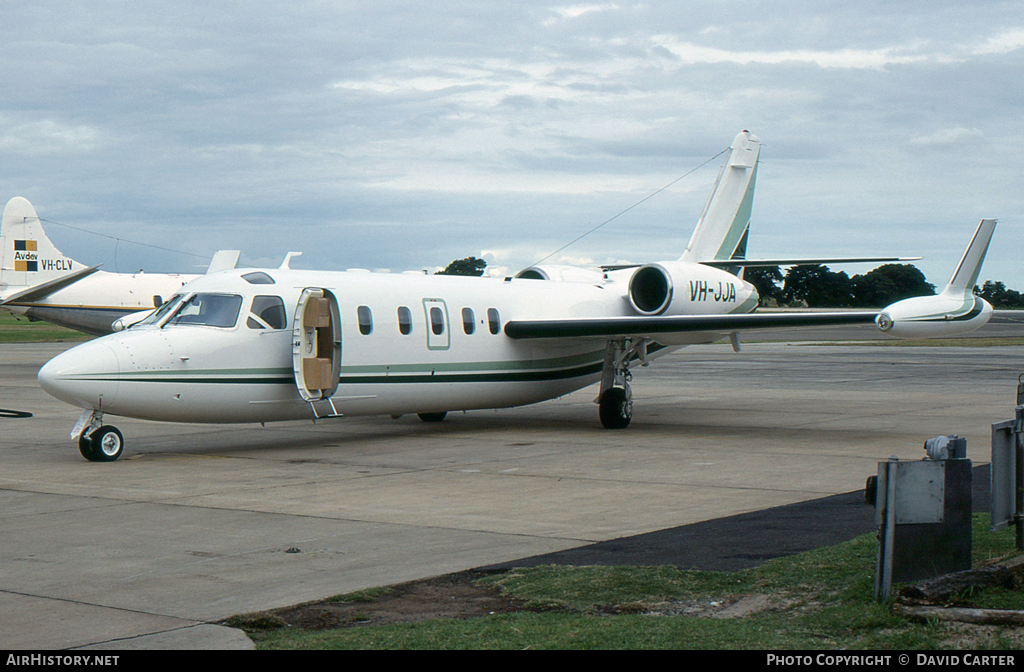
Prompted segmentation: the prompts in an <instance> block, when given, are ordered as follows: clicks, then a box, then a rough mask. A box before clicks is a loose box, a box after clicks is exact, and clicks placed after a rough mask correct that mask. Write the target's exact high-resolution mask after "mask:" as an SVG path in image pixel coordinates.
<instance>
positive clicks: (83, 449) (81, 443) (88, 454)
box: [78, 432, 96, 462]
mask: <svg viewBox="0 0 1024 672" xmlns="http://www.w3.org/2000/svg"><path fill="white" fill-rule="evenodd" d="M78 452H80V453H81V454H82V457H84V458H85V459H87V460H89V461H90V462H95V461H96V457H95V455H94V454H93V452H92V441H91V440H90V439H89V436H88V435H87V434H86V433H85V432H82V435H81V436H79V437H78Z"/></svg>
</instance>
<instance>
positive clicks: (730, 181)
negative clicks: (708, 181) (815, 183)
mask: <svg viewBox="0 0 1024 672" xmlns="http://www.w3.org/2000/svg"><path fill="white" fill-rule="evenodd" d="M760 151H761V141H760V140H758V139H757V137H756V136H754V135H752V134H751V133H750V132H749V131H743V132H742V133H740V134H739V135H737V136H736V139H735V140H733V142H732V146H731V147H730V148H729V156H728V158H727V159H726V161H725V165H724V166H722V171H721V172H720V173H719V174H718V179H717V180H716V181H715V187H714V189H713V190H712V192H711V198H710V199H708V203H707V205H705V206H704V212H703V213H701V216H700V219H699V220H698V221H697V228H696V229H694V231H693V236H692V237H691V238H690V243H689V245H687V246H686V251H685V252H683V256H681V257H680V258H679V261H690V262H701V261H725V260H728V259H743V258H745V257H746V254H747V234H748V231H749V229H750V213H751V209H752V208H753V205H754V182H755V180H756V178H757V157H758V154H759V153H760Z"/></svg>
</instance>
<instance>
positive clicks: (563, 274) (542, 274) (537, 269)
mask: <svg viewBox="0 0 1024 672" xmlns="http://www.w3.org/2000/svg"><path fill="white" fill-rule="evenodd" d="M515 277H517V278H523V279H526V280H549V281H551V282H585V283H588V284H600V283H602V282H604V281H605V277H604V273H602V272H601V271H595V270H593V269H590V268H580V267H578V266H567V265H562V264H543V265H540V266H530V267H529V268H525V269H523V270H521V271H519V272H518V273H516V274H515Z"/></svg>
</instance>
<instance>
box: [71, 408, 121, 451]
mask: <svg viewBox="0 0 1024 672" xmlns="http://www.w3.org/2000/svg"><path fill="white" fill-rule="evenodd" d="M75 430H78V431H77V432H76V431H75ZM75 430H72V436H74V435H75V434H76V433H77V434H78V452H80V453H81V454H82V457H84V458H85V459H87V460H89V461H90V462H113V461H114V460H116V459H117V458H119V457H121V453H122V452H123V451H124V436H122V435H121V432H120V431H119V430H118V429H117V427H114V426H112V425H104V424H103V414H102V413H100V412H98V411H94V412H92V413H89V412H88V411H87V412H86V413H83V414H82V418H81V419H79V421H78V425H76V426H75Z"/></svg>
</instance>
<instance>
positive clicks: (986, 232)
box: [942, 219, 996, 296]
mask: <svg viewBox="0 0 1024 672" xmlns="http://www.w3.org/2000/svg"><path fill="white" fill-rule="evenodd" d="M995 229H996V220H994V219H983V220H981V224H979V225H978V230H977V231H975V232H974V238H972V239H971V244H970V245H968V246H967V250H966V251H965V252H964V256H963V258H962V259H961V260H960V264H959V265H957V267H956V270H955V271H953V277H952V278H950V279H949V284H948V285H946V288H945V289H944V290H942V294H943V295H946V296H970V295H971V294H972V292H973V290H974V286H975V285H976V284H977V283H978V274H979V273H980V272H981V265H982V263H984V261H985V254H986V253H987V252H988V245H989V243H990V242H991V241H992V233H993V232H994V231H995Z"/></svg>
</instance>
